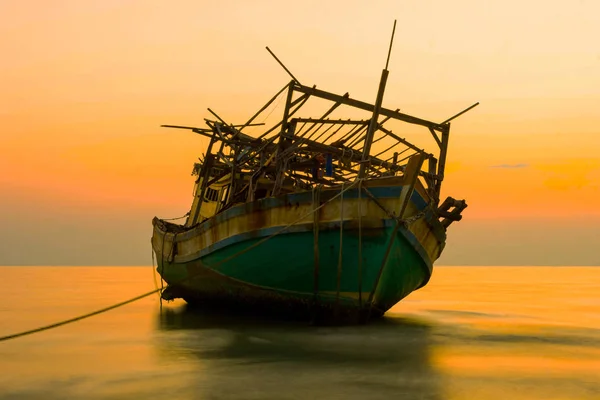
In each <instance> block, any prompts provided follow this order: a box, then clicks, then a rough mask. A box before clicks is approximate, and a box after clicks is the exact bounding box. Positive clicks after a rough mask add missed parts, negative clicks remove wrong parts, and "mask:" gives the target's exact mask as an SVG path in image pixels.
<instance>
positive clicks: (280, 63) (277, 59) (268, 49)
mask: <svg viewBox="0 0 600 400" xmlns="http://www.w3.org/2000/svg"><path fill="white" fill-rule="evenodd" d="M265 48H266V49H267V51H268V52H269V53H270V54H271V55H272V56H273V58H274V59H275V60H276V61H277V62H278V63H279V65H281V67H282V68H283V69H284V70H285V72H287V73H288V75H289V76H291V77H292V79H293V80H294V82H297V83H298V84H299V83H300V81H299V80H298V79H296V77H295V76H294V75H292V73H291V72H290V70H289V69H287V67H286V66H285V65H283V63H282V62H281V61H280V60H279V58H277V56H276V55H275V53H273V52H272V51H271V49H270V48H269V46H266V47H265Z"/></svg>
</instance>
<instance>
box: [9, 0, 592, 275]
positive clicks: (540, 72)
mask: <svg viewBox="0 0 600 400" xmlns="http://www.w3.org/2000/svg"><path fill="white" fill-rule="evenodd" d="M322 3H326V4H322ZM598 15H600V3H598V2H594V1H573V0H572V1H553V2H545V1H528V2H523V1H512V0H510V1H504V2H492V1H474V0H473V1H453V2H445V1H433V0H431V1H420V2H416V1H412V2H408V1H379V2H377V3H376V5H375V4H371V3H367V2H358V1H329V2H319V1H307V2H301V3H290V2H278V1H255V2H243V1H237V2H235V1H224V2H199V1H177V2H167V1H115V0H110V1H104V2H86V1H76V0H72V1H52V2H46V1H20V2H2V3H0V51H1V54H2V62H1V63H0V87H1V88H2V90H1V91H0V122H1V129H0V170H1V171H2V172H1V173H0V216H1V218H0V220H2V221H3V228H2V231H1V232H2V233H1V234H0V242H1V243H2V246H5V248H2V249H0V250H1V251H0V264H63V263H64V264H70V263H75V264H88V263H89V264H149V263H150V259H149V258H150V257H149V256H150V246H149V242H148V240H149V237H150V234H151V232H150V228H151V226H150V220H151V218H152V217H153V216H154V215H158V216H161V217H173V216H179V215H183V214H184V213H185V212H187V210H188V208H189V204H190V202H191V190H192V183H193V181H192V178H191V176H190V172H191V168H192V164H193V162H194V161H195V159H196V157H197V156H198V155H199V154H200V153H201V152H202V150H203V149H202V146H203V145H204V143H205V142H204V141H203V140H202V138H200V137H197V136H194V135H193V134H191V133H188V132H183V131H181V132H180V131H171V130H166V129H160V128H159V127H158V126H159V125H160V124H163V123H171V124H181V125H185V124H189V125H200V124H201V123H202V118H204V117H208V113H207V112H206V111H205V110H206V107H211V108H212V109H214V110H215V111H217V112H218V113H219V114H220V115H222V116H223V117H225V118H226V119H228V120H231V121H233V122H240V121H245V120H246V119H247V118H248V117H249V116H250V115H252V114H253V112H254V111H255V110H256V109H257V108H258V107H260V106H261V105H262V104H263V103H264V102H265V101H266V100H267V99H268V98H270V96H271V95H272V94H274V93H275V92H276V91H277V90H278V89H279V88H280V87H282V86H283V85H284V84H285V83H286V82H287V81H288V79H289V78H288V76H287V75H286V74H285V72H283V71H282V70H281V68H280V67H279V66H278V65H277V64H276V63H275V61H274V60H273V59H272V58H271V57H270V56H269V54H268V53H267V52H266V51H265V50H264V46H265V45H269V46H270V48H271V49H273V50H274V51H275V52H276V54H277V55H278V56H279V57H280V58H281V59H282V60H283V61H284V62H285V63H286V65H287V66H288V67H289V68H290V69H291V70H292V71H293V73H294V74H295V75H296V76H297V77H298V78H299V79H300V80H301V81H302V82H303V83H304V84H307V85H308V84H310V85H312V84H316V85H317V86H318V87H320V88H322V89H325V90H329V91H333V92H338V93H344V92H346V91H349V92H350V94H351V96H352V97H354V98H358V99H362V100H366V101H370V102H372V101H373V100H374V98H375V92H376V89H377V84H378V80H379V76H380V71H381V69H382V67H383V66H384V62H385V55H386V52H387V46H388V40H389V35H390V31H391V26H392V23H393V19H394V18H396V19H397V20H398V27H397V30H396V37H395V41H394V50H393V53H392V58H391V61H390V67H389V69H390V77H389V80H388V85H387V91H386V95H385V100H384V105H385V106H387V107H389V108H401V109H402V111H403V112H406V113H409V114H414V115H417V116H420V117H423V118H426V119H431V120H434V121H442V120H444V119H446V118H447V117H449V116H451V115H452V114H454V113H456V112H457V111H459V110H461V109H462V108H465V107H467V106H469V105H470V104H472V103H474V102H476V101H480V102H481V105H480V106H479V107H477V108H476V109H474V110H473V111H471V112H469V113H468V114H467V115H465V116H463V117H461V118H459V119H458V120H456V121H455V122H454V123H453V127H452V134H451V135H452V136H451V145H450V156H449V161H450V162H449V166H448V173H447V182H446V183H445V187H444V191H445V194H446V195H452V196H453V197H458V198H466V199H467V201H468V203H469V208H468V209H467V210H466V211H465V212H464V220H463V221H461V223H459V224H456V225H453V226H452V228H451V229H450V231H449V243H448V248H447V251H446V253H445V254H444V255H443V257H442V259H441V260H440V264H459V265H460V264H492V265H494V264H519V263H523V264H526V265H532V264H555V263H567V264H594V265H598V264H600V258H599V257H598V256H597V255H596V254H595V248H596V247H597V245H598V243H599V241H600V239H598V238H600V228H598V226H600V225H599V224H598V223H599V222H600V207H598V205H600V188H599V184H600V183H599V182H600V132H599V129H600V128H598V127H599V126H600V114H599V113H598V108H599V106H600V42H599V41H598V40H597V38H598V37H600V25H599V24H598V23H597V16H598ZM275 113H277V110H276V111H275ZM394 131H395V132H399V133H402V135H403V136H406V137H408V138H414V137H415V136H413V135H414V134H416V135H425V136H426V135H427V133H424V132H422V131H419V132H415V131H414V129H412V128H410V127H405V128H402V127H398V130H396V129H395V130H394ZM115 230H117V231H118V232H116V231H115ZM65 237H67V238H68V239H65ZM565 237H568V238H570V239H569V243H570V244H569V246H566V247H565V245H564V243H566V242H565V241H564V238H565ZM542 239H543V240H542ZM515 246H516V247H515ZM515 248H516V250H515ZM522 260H525V261H522ZM557 260H560V261H557Z"/></svg>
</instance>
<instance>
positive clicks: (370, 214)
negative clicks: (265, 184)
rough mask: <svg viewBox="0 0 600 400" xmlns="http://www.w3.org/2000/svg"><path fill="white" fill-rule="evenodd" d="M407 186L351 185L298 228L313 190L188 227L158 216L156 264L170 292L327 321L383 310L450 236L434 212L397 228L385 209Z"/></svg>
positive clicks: (419, 207) (426, 272)
mask: <svg viewBox="0 0 600 400" xmlns="http://www.w3.org/2000/svg"><path fill="white" fill-rule="evenodd" d="M401 189H402V187H401V186H398V187H385V186H384V187H372V188H370V189H367V190H369V193H371V194H373V195H377V202H375V201H371V200H369V199H367V198H364V197H362V196H361V195H359V194H358V189H357V190H355V191H349V192H347V193H345V198H341V199H335V200H334V201H331V202H329V203H325V205H324V206H323V207H322V209H321V210H319V213H318V214H317V215H316V217H315V216H314V215H309V216H308V217H307V218H305V219H303V220H301V221H300V222H299V223H296V224H293V225H291V226H290V221H292V222H293V221H294V219H295V218H296V220H297V217H298V215H303V212H304V211H305V210H304V208H306V209H307V210H308V211H309V212H308V214H311V213H310V210H311V209H312V207H314V194H310V193H309V195H310V196H306V194H304V196H302V194H299V195H297V196H294V195H290V196H287V197H286V198H283V199H280V200H281V201H280V202H277V201H272V200H269V201H262V203H261V202H260V201H259V202H256V203H257V204H254V205H252V204H251V203H250V204H246V205H243V206H238V207H241V208H243V209H238V210H234V209H231V210H227V211H226V212H225V213H227V212H229V214H230V215H229V216H227V215H224V216H221V217H220V220H219V218H215V220H214V221H212V222H211V221H210V220H209V221H207V222H208V224H207V222H205V223H204V224H207V226H204V227H202V226H200V227H196V228H195V229H192V230H188V231H179V232H177V231H173V232H169V230H170V229H169V227H168V225H166V224H165V223H164V222H163V221H160V220H157V219H155V221H154V222H155V223H154V236H153V247H154V251H155V252H156V255H157V259H158V267H157V270H158V272H159V273H160V275H161V276H162V278H163V279H164V280H165V281H166V282H167V283H168V284H169V287H168V290H166V291H165V292H164V293H163V296H164V297H165V298H167V299H170V298H176V297H181V298H184V299H185V300H186V301H187V302H188V303H191V304H210V305H213V306H214V305H227V306H234V307H238V308H243V309H251V310H255V311H258V312H261V313H271V312H272V313H276V314H279V315H284V316H289V317H301V318H304V317H310V318H313V319H314V318H316V319H319V320H324V321H328V320H331V319H332V318H335V319H336V320H347V319H349V320H354V321H364V320H365V319H368V318H369V317H376V316H381V315H383V314H384V313H385V311H387V310H388V309H389V308H390V307H392V306H393V305H394V304H396V303H397V302H398V301H400V300H401V299H402V298H404V297H406V296H407V295H408V294H410V293H411V292H412V291H414V290H416V289H418V288H420V287H422V286H424V285H425V284H426V283H427V282H428V280H429V278H430V277H431V273H432V265H433V261H434V260H435V259H436V258H437V257H438V256H439V253H440V252H441V250H442V248H443V245H444V239H445V234H444V233H443V231H440V229H441V228H440V227H439V226H437V225H436V223H438V224H439V222H438V221H437V220H436V219H435V218H434V216H433V215H432V214H431V213H427V212H422V214H423V216H422V218H420V219H418V220H417V221H414V222H413V223H412V224H410V225H408V226H404V225H403V224H400V225H398V226H396V225H397V220H396V219H393V218H390V216H389V215H387V214H386V212H385V210H384V209H385V208H386V207H389V208H390V209H393V208H394V206H395V205H396V203H397V200H398V197H399V193H400V191H401ZM334 195H335V192H333V191H332V192H331V193H329V194H327V193H323V197H322V198H321V200H322V201H325V202H326V201H327V196H329V198H330V199H331V197H332V196H334ZM423 197H424V196H423V194H422V193H419V192H417V191H415V192H414V194H413V198H412V199H411V202H410V206H409V207H408V209H409V211H410V212H411V213H412V214H416V213H419V212H421V211H424V210H425V209H426V205H427V203H426V199H424V198H423ZM265 200H267V199H265ZM294 201H295V203H294ZM320 203H322V202H321V201H320ZM359 203H360V205H359ZM377 203H379V204H377ZM290 205H292V209H290ZM336 219H337V220H336ZM286 227H287V228H286ZM257 228H258V229H257ZM171 230H172V229H171ZM315 231H318V234H317V239H316V240H315ZM203 241H204V242H203ZM388 247H389V251H388Z"/></svg>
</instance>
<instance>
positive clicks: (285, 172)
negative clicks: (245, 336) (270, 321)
mask: <svg viewBox="0 0 600 400" xmlns="http://www.w3.org/2000/svg"><path fill="white" fill-rule="evenodd" d="M394 29H395V24H394ZM392 42H393V34H392V41H391V42H390V52H391V48H392ZM267 50H268V51H269V52H270V53H271V55H272V56H273V57H274V58H275V60H276V61H277V62H278V63H279V64H280V65H281V66H282V67H283V68H284V69H285V71H286V72H287V73H288V74H289V75H290V77H291V78H292V79H291V81H289V82H288V83H287V84H286V85H285V86H283V88H282V89H281V90H280V91H279V92H277V93H276V94H275V95H274V96H273V97H272V98H271V99H270V100H269V101H268V102H267V103H266V104H265V105H264V106H263V107H261V108H260V109H259V110H258V111H257V112H256V113H255V114H254V115H253V116H252V117H251V118H250V119H249V120H248V121H247V122H246V123H244V124H232V123H229V122H226V121H225V120H224V119H222V118H221V117H220V116H219V115H218V114H217V113H216V112H214V111H213V110H211V109H210V108H209V109H208V111H209V112H210V113H211V115H212V117H211V118H205V119H204V121H205V124H206V126H205V127H193V126H180V125H162V126H163V127H168V128H176V129H187V130H190V131H192V132H194V133H196V134H199V135H202V136H204V137H206V138H208V139H209V141H208V145H207V147H206V150H205V153H204V154H203V156H202V157H200V158H199V160H198V161H199V162H197V163H195V165H194V168H193V175H195V176H196V180H195V186H194V191H193V193H194V195H193V201H192V204H191V207H190V210H189V212H188V213H187V214H186V216H185V221H184V222H182V223H180V224H177V223H174V222H172V221H169V220H166V219H160V218H157V217H155V218H154V219H153V220H152V224H153V235H152V247H153V252H154V254H155V255H156V259H157V267H156V270H157V271H158V273H159V274H160V276H161V278H162V279H163V281H164V282H166V284H167V286H166V288H164V290H163V291H162V294H161V296H162V298H163V299H165V300H173V299H175V298H182V299H184V300H185V301H186V302H187V303H188V304H190V305H194V306H200V307H226V308H235V309H239V310H249V311H251V312H256V313H260V314H271V313H274V314H276V315H278V316H283V317H293V318H309V319H310V320H311V321H317V322H322V323H328V322H332V321H333V322H339V321H351V322H358V323H364V322H367V321H369V320H371V319H373V318H377V317H380V316H382V315H384V313H385V312H386V311H387V310H389V309H390V308H391V307H392V306H394V305H395V304H396V303H398V302H399V301H400V300H401V299H403V298H404V297H406V296H407V295H409V294H410V293H411V292H413V291H415V290H417V289H419V288H422V287H423V286H425V285H426V284H427V282H428V281H429V279H430V277H431V275H432V272H433V264H434V262H435V261H436V260H437V259H438V258H439V256H440V254H441V253H442V251H443V249H444V246H445V243H446V234H447V229H448V227H449V226H450V225H451V224H452V223H453V222H456V221H459V220H461V218H462V214H461V213H462V211H463V210H464V209H465V208H466V207H467V204H466V202H465V200H456V199H454V198H452V197H448V198H446V199H445V200H444V201H443V202H442V201H440V192H441V187H442V183H443V181H444V179H445V175H444V170H445V166H446V161H447V155H448V142H449V137H450V122H451V121H452V120H453V119H455V118H456V117H458V116H460V115H462V114H463V113H465V112H466V111H468V110H470V109H471V108H473V107H475V106H476V105H478V104H479V103H475V104H474V105H472V106H471V107H468V108H467V109H465V110H463V111H461V112H459V113H457V114H456V115H454V116H452V117H451V118H448V119H447V120H445V121H443V122H441V123H436V122H432V121H429V120H425V119H421V118H418V117H414V116H412V115H408V114H405V113H402V112H400V111H399V110H398V109H396V110H394V109H389V108H385V107H383V106H382V102H383V96H384V91H385V87H386V83H387V78H388V74H389V71H388V64H389V57H390V52H388V59H387V63H386V66H385V68H384V69H383V70H382V74H381V79H380V84H379V88H378V92H377V97H376V100H375V102H374V103H369V102H364V101H360V100H357V99H353V98H352V97H350V95H349V94H348V93H345V94H343V95H338V94H335V93H332V92H328V91H324V90H321V89H317V87H316V86H305V85H303V84H301V83H300V82H299V81H298V79H296V78H295V77H294V75H293V74H292V73H291V72H290V71H289V70H288V69H287V67H286V66H285V65H284V64H283V63H282V62H281V61H280V60H279V58H277V56H275V54H274V53H273V52H272V51H271V50H270V49H269V48H268V47H267ZM277 99H279V101H280V102H283V113H282V117H281V118H278V119H277V121H276V122H274V123H273V124H264V123H257V122H256V121H258V120H260V119H262V118H263V117H264V116H265V114H266V113H267V110H268V109H269V108H272V107H273V104H274V102H275V101H276V100H277ZM313 99H318V100H319V101H320V102H321V103H324V102H325V103H327V104H328V106H329V107H328V108H327V109H326V110H325V111H324V113H322V114H320V116H318V117H312V116H307V115H305V114H303V113H302V112H303V110H305V109H306V108H305V107H306V106H305V104H306V103H307V102H309V101H310V100H313ZM271 112H273V111H272V110H271ZM344 112H349V113H350V114H351V115H357V114H358V113H360V112H362V113H363V114H366V115H367V117H365V118H362V119H359V118H334V114H340V113H342V114H343V113H344ZM392 122H396V123H401V124H411V125H416V126H419V127H420V128H421V129H422V130H423V131H424V132H425V133H426V134H428V135H431V138H432V139H433V141H432V142H433V143H435V145H436V146H435V151H434V152H427V151H426V150H425V149H423V148H421V147H419V146H417V145H415V144H413V142H411V141H409V140H407V139H405V138H403V137H401V136H399V135H398V134H396V133H394V132H393V131H392V130H391V129H390V128H389V126H388V124H390V123H392ZM250 129H251V130H252V131H253V132H254V134H249V133H247V132H248V130H250Z"/></svg>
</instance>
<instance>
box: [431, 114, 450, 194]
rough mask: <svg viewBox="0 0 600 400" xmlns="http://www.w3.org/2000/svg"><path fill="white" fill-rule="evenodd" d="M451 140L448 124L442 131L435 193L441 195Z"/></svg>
mask: <svg viewBox="0 0 600 400" xmlns="http://www.w3.org/2000/svg"><path fill="white" fill-rule="evenodd" d="M449 139H450V124H449V123H447V124H445V125H444V126H443V129H442V146H441V148H440V160H439V163H438V173H437V174H438V177H439V178H438V181H437V184H436V187H435V191H436V192H437V194H438V197H439V195H440V191H441V187H442V180H444V169H445V168H446V155H447V154H448V141H449Z"/></svg>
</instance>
